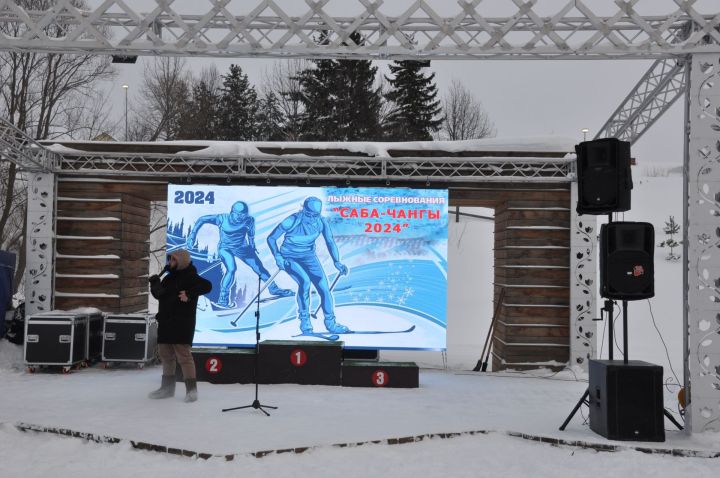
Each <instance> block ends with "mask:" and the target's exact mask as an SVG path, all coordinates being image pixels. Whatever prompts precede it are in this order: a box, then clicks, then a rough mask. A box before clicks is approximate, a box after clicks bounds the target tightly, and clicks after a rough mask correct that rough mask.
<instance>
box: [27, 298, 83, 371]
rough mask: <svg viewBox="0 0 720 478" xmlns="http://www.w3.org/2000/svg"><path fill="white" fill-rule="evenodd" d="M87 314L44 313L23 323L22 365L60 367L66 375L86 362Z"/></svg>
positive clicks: (30, 369) (32, 367)
mask: <svg viewBox="0 0 720 478" xmlns="http://www.w3.org/2000/svg"><path fill="white" fill-rule="evenodd" d="M87 349H88V314H74V313H72V312H67V313H60V312H44V313H40V314H35V315H32V316H30V317H28V318H27V320H25V347H24V357H25V365H26V366H27V367H28V371H30V372H33V371H34V370H35V368H36V367H39V366H60V367H62V368H63V371H64V372H69V371H70V369H71V368H72V367H73V366H74V365H78V364H81V363H83V362H85V361H86V360H87Z"/></svg>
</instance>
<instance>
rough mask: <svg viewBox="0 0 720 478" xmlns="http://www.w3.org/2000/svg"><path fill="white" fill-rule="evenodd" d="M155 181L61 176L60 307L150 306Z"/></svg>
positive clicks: (113, 309)
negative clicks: (151, 241) (148, 285)
mask: <svg viewBox="0 0 720 478" xmlns="http://www.w3.org/2000/svg"><path fill="white" fill-rule="evenodd" d="M152 186H153V185H152V184H144V185H143V184H137V183H125V184H123V183H107V182H96V183H95V182H86V181H82V182H77V181H63V180H61V181H59V183H58V200H57V222H56V227H57V237H56V242H55V252H56V264H55V308H56V309H62V310H68V309H73V308H76V307H97V308H98V309H100V310H102V311H104V312H116V313H117V312H138V311H142V310H145V309H147V304H148V296H147V294H148V287H147V274H148V260H149V242H148V241H149V236H150V233H149V223H150V199H151V198H152V197H153V196H154V194H153V193H149V192H148V190H149V189H153V188H152ZM161 189H162V190H166V187H165V186H161ZM162 197H163V198H164V194H163V195H162Z"/></svg>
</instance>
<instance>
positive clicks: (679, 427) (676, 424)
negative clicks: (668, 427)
mask: <svg viewBox="0 0 720 478" xmlns="http://www.w3.org/2000/svg"><path fill="white" fill-rule="evenodd" d="M663 413H664V414H665V416H666V417H667V419H668V420H670V421H671V422H672V423H673V425H675V426H676V427H677V428H678V430H683V426H682V425H680V423H678V421H677V420H675V417H674V416H672V413H670V412H668V411H667V410H665V409H663Z"/></svg>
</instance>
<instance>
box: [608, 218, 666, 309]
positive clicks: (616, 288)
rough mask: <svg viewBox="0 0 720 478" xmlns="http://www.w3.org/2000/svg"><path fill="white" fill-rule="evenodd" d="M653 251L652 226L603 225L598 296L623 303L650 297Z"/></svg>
mask: <svg viewBox="0 0 720 478" xmlns="http://www.w3.org/2000/svg"><path fill="white" fill-rule="evenodd" d="M654 250H655V230H654V228H653V226H652V224H650V223H647V222H610V223H608V224H603V225H602V227H601V228H600V294H601V295H602V296H603V297H605V298H608V299H616V300H625V301H627V300H641V299H649V298H651V297H654V296H655V277H654V275H655V267H654V260H653V254H654Z"/></svg>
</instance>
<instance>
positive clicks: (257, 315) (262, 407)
mask: <svg viewBox="0 0 720 478" xmlns="http://www.w3.org/2000/svg"><path fill="white" fill-rule="evenodd" d="M260 292H261V290H260V275H259V274H258V294H257V297H256V298H255V299H256V301H257V309H256V310H255V362H254V364H253V382H255V400H253V402H252V403H251V404H250V405H243V406H242V407H232V408H223V410H222V411H223V412H229V411H231V410H240V409H241V408H254V409H256V410H260V411H261V412H263V413H264V414H265V415H266V416H268V417H269V416H270V414H269V413H268V412H267V410H265V409H266V408H271V409H273V410H276V409H277V407H273V406H270V405H263V404H261V403H260V400H259V399H258V371H259V369H260V368H259V365H258V356H259V355H260V346H259V344H260Z"/></svg>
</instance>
